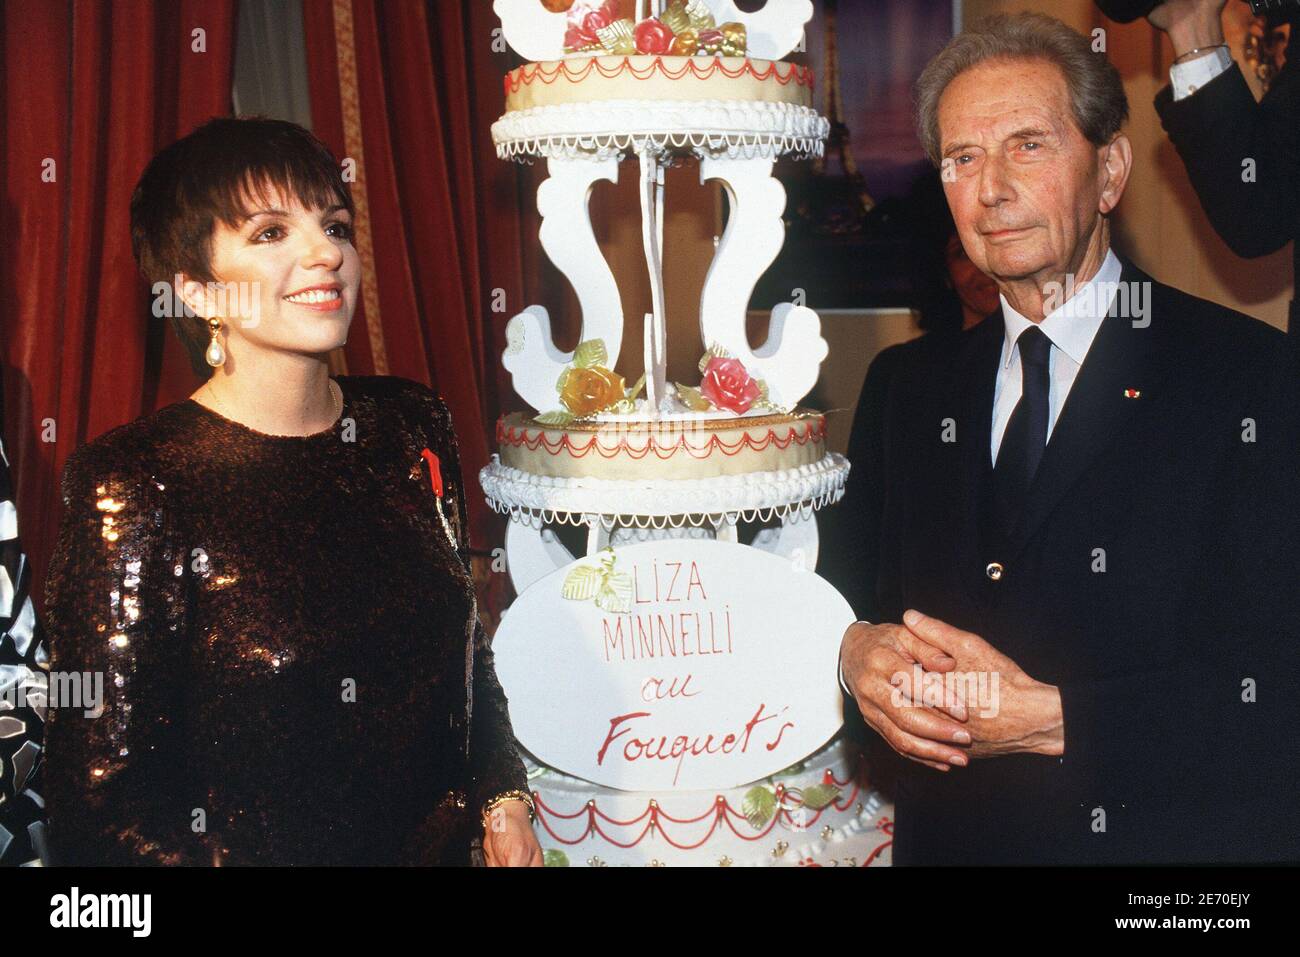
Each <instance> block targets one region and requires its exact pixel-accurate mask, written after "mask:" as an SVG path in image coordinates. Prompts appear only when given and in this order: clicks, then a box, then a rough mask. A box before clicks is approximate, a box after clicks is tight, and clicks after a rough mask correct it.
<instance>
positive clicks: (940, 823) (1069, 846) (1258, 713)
mask: <svg viewBox="0 0 1300 957" xmlns="http://www.w3.org/2000/svg"><path fill="white" fill-rule="evenodd" d="M1122 279H1123V281H1124V282H1139V283H1151V286H1150V287H1149V289H1150V293H1149V296H1146V297H1144V299H1143V301H1144V302H1147V303H1149V305H1150V312H1149V317H1150V323H1149V325H1147V326H1146V327H1145V328H1135V327H1134V325H1133V321H1132V320H1130V319H1128V318H1123V317H1121V316H1119V315H1112V316H1109V317H1108V318H1107V319H1106V320H1105V321H1104V322H1103V323H1102V326H1101V328H1100V329H1099V331H1098V333H1097V336H1096V338H1095V340H1094V341H1093V343H1092V346H1091V349H1090V351H1089V353H1088V355H1087V358H1086V360H1085V362H1084V365H1083V367H1082V368H1081V369H1080V372H1079V376H1078V378H1077V379H1076V380H1075V382H1074V385H1073V387H1072V389H1071V392H1070V395H1069V398H1068V400H1067V402H1066V405H1065V407H1064V408H1063V410H1062V412H1061V415H1060V417H1059V421H1058V422H1057V423H1056V426H1055V429H1054V431H1053V433H1052V436H1051V440H1050V442H1049V444H1048V447H1047V450H1046V452H1045V454H1044V457H1043V460H1042V464H1041V465H1040V467H1039V471H1038V473H1037V475H1036V477H1035V482H1034V485H1033V487H1032V488H1031V490H1030V492H1029V494H1028V497H1027V499H1026V501H1025V505H1024V511H1023V516H1022V520H1021V523H1020V525H1019V526H1018V528H1017V529H1016V530H1015V531H1014V532H1013V533H1012V534H1011V535H1009V536H997V535H994V534H991V533H985V532H982V530H981V529H982V527H983V525H984V521H983V520H984V517H985V515H986V508H985V502H986V500H987V493H988V487H989V483H990V478H991V465H990V461H989V436H990V429H991V422H992V410H993V389H994V382H995V377H996V365H997V361H998V358H999V354H1000V350H1001V348H1002V339H1003V322H1002V316H1001V314H1000V313H996V314H994V315H993V316H991V317H989V318H988V319H987V320H985V321H984V322H983V323H981V324H980V325H979V326H977V327H976V328H975V329H972V330H970V331H968V332H966V333H963V334H962V335H961V336H960V337H958V338H957V339H956V340H955V341H954V342H952V344H951V345H942V346H941V347H939V348H934V347H916V348H914V349H912V350H910V351H909V352H907V353H905V354H904V355H903V356H902V357H901V359H900V360H899V361H898V362H897V363H896V368H894V369H893V370H892V372H891V374H890V382H889V384H888V395H887V397H886V399H885V405H884V412H883V415H882V417H881V422H882V434H881V441H880V445H879V449H878V458H877V459H876V460H875V461H868V462H865V463H863V462H858V463H855V468H856V469H857V470H858V471H857V474H854V475H851V477H850V483H852V482H854V481H855V480H856V481H859V482H863V483H866V484H867V485H868V486H871V485H872V484H875V483H878V486H879V488H881V489H882V490H883V498H882V501H883V507H882V511H881V514H880V529H879V537H878V544H879V553H878V557H877V561H876V565H877V567H878V574H877V575H876V580H875V588H874V591H873V592H871V593H870V594H868V595H866V597H858V599H857V600H858V602H859V603H858V604H856V605H854V610H855V612H856V613H857V614H858V615H859V616H860V617H863V618H866V619H868V620H872V621H892V622H897V621H900V620H901V617H902V614H903V612H904V611H905V610H906V609H907V608H917V609H919V610H921V611H923V612H925V613H927V614H929V615H934V616H937V617H939V618H941V619H943V620H945V621H947V622H949V623H951V624H953V625H956V626H957V627H959V628H963V629H965V630H968V631H972V632H974V633H976V634H978V635H981V636H982V637H984V638H985V639H986V640H987V641H989V642H990V643H991V644H992V645H994V646H995V647H996V648H998V649H999V650H1000V651H1002V652H1003V653H1004V654H1006V655H1008V656H1010V657H1011V658H1012V659H1013V660H1014V661H1016V662H1017V663H1018V664H1019V665H1020V666H1021V667H1022V668H1023V669H1024V670H1025V671H1026V672H1027V673H1028V674H1029V675H1030V676H1031V677H1033V678H1035V679H1037V680H1039V681H1043V682H1047V683H1050V684H1053V685H1056V686H1058V687H1059V688H1060V692H1061V699H1062V707H1063V713H1064V725H1065V754H1064V756H1062V757H1048V756H1043V755H1031V754H1025V755H1013V756H1008V757H1001V758H990V759H977V760H974V761H972V762H971V764H970V766H968V767H966V768H954V769H952V770H951V771H949V772H947V773H941V772H937V771H933V770H931V769H929V768H926V767H924V766H923V765H920V764H917V763H915V762H910V761H908V762H906V763H905V770H904V773H903V777H902V780H901V781H900V785H899V791H898V794H897V807H896V812H897V827H896V832H895V835H896V836H895V849H894V860H895V862H896V863H899V864H916V863H954V864H955V863H973V864H974V863H1118V862H1140V863H1148V862H1149V863H1155V862H1180V861H1228V860H1231V861H1258V860H1278V859H1292V860H1294V859H1298V858H1300V847H1298V844H1300V841H1298V839H1297V834H1300V829H1298V828H1297V827H1296V826H1295V821H1296V820H1300V817H1298V816H1297V811H1298V810H1300V808H1298V807H1297V803H1298V802H1297V799H1296V793H1297V789H1296V788H1295V785H1294V780H1293V779H1294V771H1292V770H1291V769H1292V768H1294V767H1295V765H1296V758H1297V751H1298V749H1297V745H1296V739H1295V729H1296V728H1297V727H1300V720H1297V719H1298V718H1300V715H1298V714H1297V705H1296V702H1297V699H1298V697H1300V696H1298V695H1297V687H1296V685H1297V668H1296V665H1297V650H1296V649H1297V647H1300V646H1298V645H1297V637H1298V635H1297V630H1298V629H1297V622H1300V603H1298V602H1297V594H1298V593H1300V592H1298V590H1297V588H1296V584H1297V582H1296V578H1297V569H1298V568H1300V518H1298V517H1297V507H1296V503H1295V501H1294V500H1293V498H1292V496H1293V493H1294V476H1295V475H1296V474H1300V472H1298V470H1300V389H1298V388H1297V386H1298V383H1297V377H1296V375H1295V368H1294V364H1293V359H1290V358H1289V356H1288V350H1287V348H1286V346H1285V345H1284V343H1285V337H1284V336H1282V335H1281V334H1280V333H1279V332H1278V331H1277V330H1275V329H1272V328H1271V327H1269V326H1267V325H1265V324H1263V323H1260V322H1258V321H1255V320H1252V319H1250V318H1248V317H1246V316H1242V315H1240V314H1237V313H1234V312H1231V311H1229V310H1227V309H1224V308H1222V307H1219V306H1216V305H1214V304H1212V303H1209V302H1205V301H1203V300H1198V299H1194V298H1192V297H1191V296H1187V295H1185V294H1183V293H1181V292H1179V291H1177V290H1175V289H1172V288H1170V287H1168V286H1164V285H1161V284H1159V283H1154V282H1152V281H1151V280H1150V277H1148V276H1146V275H1145V274H1143V273H1141V272H1140V271H1139V270H1137V269H1136V268H1134V267H1133V266H1132V265H1131V264H1128V263H1125V264H1124V271H1123V276H1122ZM1126 390H1131V391H1130V392H1129V395H1132V393H1134V392H1136V393H1137V395H1136V396H1134V397H1126ZM1243 423H1244V424H1243ZM948 424H950V425H951V426H952V427H953V429H955V441H945V440H944V439H945V435H944V433H945V425H948ZM1243 435H1244V436H1245V438H1246V439H1252V441H1246V440H1243ZM864 466H865V469H864V468H863V467H864ZM864 471H865V472H866V473H868V474H865V475H864V474H863V472H864ZM853 521H854V517H853V515H852V514H849V515H845V516H843V517H841V518H837V523H840V522H844V523H845V524H846V525H848V524H852V522H853ZM859 521H860V519H859ZM860 547H862V548H868V549H869V548H871V547H872V544H871V543H870V542H861V543H860ZM1099 550H1101V551H1099ZM1101 561H1104V569H1105V570H1104V571H1100V570H1098V569H1099V568H1101V567H1102V566H1101V564H1100V562H1101ZM991 562H1000V563H1001V564H1002V565H1003V566H1004V573H1003V574H1002V576H1001V578H1000V579H999V580H997V581H994V580H992V579H991V578H990V577H989V576H988V574H987V571H986V568H987V566H988V565H989V563H991ZM857 594H858V595H859V596H861V595H862V594H863V593H861V592H859V593H857ZM1243 682H1248V683H1253V686H1254V688H1255V689H1256V690H1255V696H1256V701H1255V702H1254V703H1245V702H1243V700H1242V696H1243ZM1097 809H1100V812H1099V811H1098V810H1097ZM1103 813H1104V824H1105V828H1104V830H1100V829H1098V824H1099V823H1100V822H1101V820H1102V818H1101V815H1102V814H1103Z"/></svg>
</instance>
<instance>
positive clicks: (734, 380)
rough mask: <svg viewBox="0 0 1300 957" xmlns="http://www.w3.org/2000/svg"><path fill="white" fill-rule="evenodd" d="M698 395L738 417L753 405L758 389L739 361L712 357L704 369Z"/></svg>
mask: <svg viewBox="0 0 1300 957" xmlns="http://www.w3.org/2000/svg"><path fill="white" fill-rule="evenodd" d="M700 393H701V394H702V395H703V396H704V398H706V399H708V400H709V401H710V402H712V403H713V404H714V405H715V406H716V407H717V408H719V409H726V410H727V411H729V412H735V413H736V414H737V415H740V414H743V413H745V412H747V411H748V410H749V407H750V406H751V405H753V404H754V402H755V400H756V399H757V398H758V396H759V388H758V383H757V382H755V381H754V379H753V378H752V377H751V376H750V374H749V373H748V372H746V371H745V366H744V364H743V363H742V362H741V361H740V360H739V359H722V358H719V357H718V356H714V357H713V358H712V359H710V360H709V364H708V365H706V366H705V367H704V378H703V380H701V382H700Z"/></svg>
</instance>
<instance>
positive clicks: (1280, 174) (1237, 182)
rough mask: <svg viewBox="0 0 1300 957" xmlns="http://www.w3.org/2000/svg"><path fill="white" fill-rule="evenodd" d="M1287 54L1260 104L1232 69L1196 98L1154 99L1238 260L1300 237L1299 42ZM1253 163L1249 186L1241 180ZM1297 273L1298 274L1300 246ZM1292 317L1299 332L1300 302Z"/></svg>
mask: <svg viewBox="0 0 1300 957" xmlns="http://www.w3.org/2000/svg"><path fill="white" fill-rule="evenodd" d="M1292 29H1293V30H1297V29H1300V25H1297V26H1293V27H1292ZM1293 37H1294V33H1293ZM1287 52H1288V54H1290V55H1289V56H1288V57H1287V62H1286V66H1285V67H1283V69H1282V70H1281V72H1280V73H1278V75H1277V76H1276V77H1275V78H1274V80H1273V83H1272V85H1271V86H1270V88H1269V91H1268V93H1267V94H1266V95H1265V96H1264V98H1263V100H1261V101H1260V102H1259V103H1256V102H1255V97H1254V96H1253V95H1252V94H1251V92H1250V87H1248V86H1247V85H1246V78H1245V77H1243V76H1242V75H1241V70H1240V68H1239V67H1238V66H1237V65H1236V64H1235V63H1234V64H1233V65H1232V66H1230V67H1228V69H1227V70H1225V71H1224V72H1223V73H1220V74H1219V75H1218V76H1216V77H1215V78H1214V79H1213V80H1211V81H1210V82H1209V83H1207V84H1205V86H1203V87H1202V88H1201V89H1199V90H1197V91H1196V92H1195V93H1194V94H1192V95H1191V96H1188V97H1184V98H1183V99H1181V100H1177V101H1176V100H1174V94H1173V88H1172V87H1169V86H1166V87H1165V88H1164V89H1162V90H1161V91H1160V93H1159V94H1157V96H1156V111H1157V112H1158V113H1159V114H1160V122H1161V124H1163V126H1164V128H1165V132H1167V133H1168V134H1169V138H1170V139H1171V140H1172V141H1173V144H1174V146H1175V147H1176V148H1177V149H1178V155H1179V156H1181V157H1182V158H1183V163H1184V164H1185V165H1186V166H1187V175H1188V178H1190V179H1191V181H1192V187H1193V188H1194V189H1195V190H1196V195H1197V196H1199V197H1200V200H1201V205H1202V206H1203V207H1204V208H1205V214H1206V215H1207V216H1208V217H1209V219H1210V222H1211V223H1213V224H1214V229H1215V231H1216V232H1217V233H1218V234H1219V235H1220V236H1222V237H1223V241H1224V242H1226V243H1227V244H1228V246H1229V247H1230V248H1231V249H1232V251H1233V252H1235V253H1236V254H1237V255H1238V256H1246V257H1254V256H1264V255H1267V254H1268V253H1271V252H1274V251H1275V250H1278V249H1281V248H1282V247H1283V246H1285V245H1286V244H1287V242H1288V241H1290V240H1292V239H1298V238H1300V43H1297V42H1296V40H1295V39H1292V41H1291V43H1290V45H1289V46H1288V49H1287ZM1248 158H1249V159H1253V160H1254V161H1255V179H1254V180H1253V181H1250V182H1246V181H1243V180H1242V161H1243V160H1245V159H1248ZM1295 270H1296V274H1297V275H1300V242H1298V243H1297V244H1296V247H1295ZM1290 316H1291V319H1290V326H1289V328H1290V331H1291V332H1300V299H1296V298H1293V299H1292V300H1291V313H1290Z"/></svg>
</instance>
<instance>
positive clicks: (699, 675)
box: [493, 539, 854, 791]
mask: <svg viewBox="0 0 1300 957" xmlns="http://www.w3.org/2000/svg"><path fill="white" fill-rule="evenodd" d="M853 620H854V615H853V611H852V609H851V608H850V607H849V604H848V602H846V601H845V600H844V598H842V597H841V596H840V594H839V593H838V592H837V591H836V590H835V589H834V588H833V587H832V586H831V585H830V584H829V583H828V582H827V581H826V580H825V579H823V578H821V577H819V576H818V575H816V574H815V573H814V572H811V571H807V570H804V569H803V568H801V567H800V566H799V565H797V564H795V563H792V562H791V561H790V560H788V559H786V558H782V557H778V556H776V555H773V554H770V553H768V552H765V551H762V550H760V549H757V548H752V547H749V546H747V545H736V544H732V543H729V542H717V541H707V540H687V539H676V540H665V541H655V542H645V543H641V544H637V545H629V546H625V547H621V548H618V549H617V550H610V549H606V550H605V551H603V552H601V553H599V554H598V555H596V556H593V557H590V558H581V559H579V560H577V561H575V562H573V563H572V564H570V565H566V566H565V567H564V568H561V569H559V570H557V571H555V572H553V573H552V574H550V575H547V576H546V577H545V578H542V579H540V580H539V581H537V582H535V583H534V584H533V585H532V586H531V587H529V588H528V589H527V590H525V591H524V593H523V594H522V595H520V596H519V598H518V599H517V600H516V601H515V603H514V604H513V605H512V606H511V607H510V609H509V610H508V611H507V613H506V614H505V615H504V616H503V617H502V620H501V625H500V627H499V628H498V630H497V634H496V637H495V640H494V642H493V649H494V651H495V653H496V668H497V675H498V677H499V678H500V680H501V683H502V686H503V687H504V688H505V692H506V695H507V696H508V698H509V699H510V716H511V721H512V723H513V725H514V731H515V735H516V737H517V738H518V739H519V742H520V743H521V744H522V745H523V746H524V747H525V748H527V749H528V750H529V751H530V752H532V753H533V754H534V755H536V756H537V757H538V758H539V759H540V760H541V761H543V762H544V763H546V764H548V765H550V766H551V767H554V768H558V769H559V770H561V771H564V772H566V773H568V774H572V775H575V776H577V777H580V778H584V779H586V780H588V781H593V782H595V783H597V784H602V785H605V786H607V787H613V788H620V789H623V790H628V791H662V790H670V789H688V788H730V787H735V786H738V785H741V784H747V783H749V782H750V781H755V780H758V779H760V778H764V777H767V776H768V775H770V774H774V773H776V772H778V771H781V770H783V769H784V768H786V767H789V766H790V765H792V764H795V763H797V762H798V761H799V760H801V759H802V758H804V757H806V756H808V755H809V754H811V753H812V752H814V751H815V750H817V748H819V747H820V746H821V745H823V744H824V743H826V741H827V740H829V739H830V738H831V737H832V735H834V734H835V732H836V731H837V730H838V729H839V727H840V725H841V723H842V721H843V713H842V708H841V699H840V690H839V686H838V683H837V680H836V669H837V662H838V656H839V646H840V639H841V638H842V637H843V635H844V630H845V628H847V627H848V626H849V624H851V623H852V622H853Z"/></svg>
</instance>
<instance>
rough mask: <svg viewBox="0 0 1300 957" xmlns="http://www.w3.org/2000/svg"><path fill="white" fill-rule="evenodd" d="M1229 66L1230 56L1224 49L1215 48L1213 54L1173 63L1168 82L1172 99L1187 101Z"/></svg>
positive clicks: (1230, 64)
mask: <svg viewBox="0 0 1300 957" xmlns="http://www.w3.org/2000/svg"><path fill="white" fill-rule="evenodd" d="M1230 66H1232V54H1231V53H1229V52H1228V51H1227V49H1226V48H1225V47H1215V48H1214V50H1213V52H1211V53H1208V54H1206V55H1205V56H1198V57H1197V58H1196V59H1195V60H1188V61H1187V62H1186V63H1175V64H1174V65H1173V66H1171V67H1170V68H1169V82H1170V83H1171V84H1172V85H1173V88H1174V99H1175V100H1185V99H1187V97H1189V96H1191V95H1192V94H1193V93H1195V92H1196V91H1197V90H1199V89H1200V88H1201V87H1203V86H1205V84H1207V83H1209V82H1210V81H1211V80H1213V79H1214V78H1215V77H1216V76H1218V75H1219V74H1220V73H1222V72H1223V71H1224V70H1226V69H1228V67H1230Z"/></svg>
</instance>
